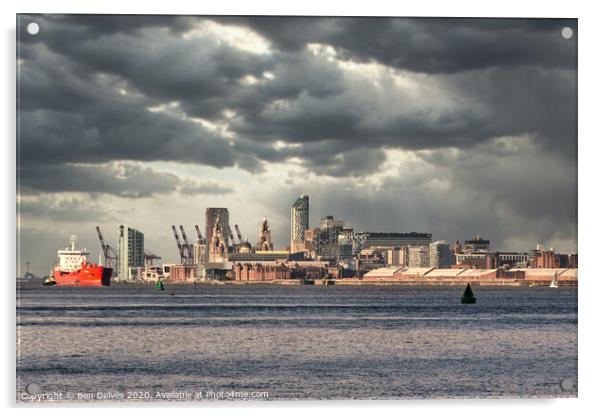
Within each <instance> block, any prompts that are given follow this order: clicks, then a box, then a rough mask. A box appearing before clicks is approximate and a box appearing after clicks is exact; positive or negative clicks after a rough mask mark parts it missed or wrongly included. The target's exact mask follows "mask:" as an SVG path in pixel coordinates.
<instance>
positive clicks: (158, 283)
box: [155, 279, 165, 290]
mask: <svg viewBox="0 0 602 416" xmlns="http://www.w3.org/2000/svg"><path fill="white" fill-rule="evenodd" d="M155 289H159V290H165V288H164V287H163V282H162V281H161V280H160V279H157V283H155Z"/></svg>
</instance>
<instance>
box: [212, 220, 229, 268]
mask: <svg viewBox="0 0 602 416" xmlns="http://www.w3.org/2000/svg"><path fill="white" fill-rule="evenodd" d="M210 235H211V240H208V243H209V249H208V250H207V251H208V253H207V258H208V263H221V262H225V261H227V260H228V245H227V241H228V233H226V229H225V228H224V225H223V224H222V221H221V217H219V216H218V217H217V219H216V221H215V224H214V225H213V230H212V231H211V234H210Z"/></svg>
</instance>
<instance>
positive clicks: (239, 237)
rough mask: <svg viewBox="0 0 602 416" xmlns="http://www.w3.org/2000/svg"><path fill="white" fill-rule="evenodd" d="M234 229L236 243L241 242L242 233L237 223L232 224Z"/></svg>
mask: <svg viewBox="0 0 602 416" xmlns="http://www.w3.org/2000/svg"><path fill="white" fill-rule="evenodd" d="M234 229H235V230H236V236H237V237H238V243H239V244H242V234H241V233H240V228H238V224H234Z"/></svg>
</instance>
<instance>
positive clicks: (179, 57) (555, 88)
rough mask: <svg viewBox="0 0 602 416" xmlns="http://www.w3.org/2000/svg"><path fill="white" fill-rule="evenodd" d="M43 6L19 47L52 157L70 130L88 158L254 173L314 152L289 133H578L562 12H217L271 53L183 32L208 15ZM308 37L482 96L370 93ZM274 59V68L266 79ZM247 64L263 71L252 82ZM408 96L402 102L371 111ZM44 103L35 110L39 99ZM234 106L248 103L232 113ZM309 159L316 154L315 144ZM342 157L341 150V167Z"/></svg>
mask: <svg viewBox="0 0 602 416" xmlns="http://www.w3.org/2000/svg"><path fill="white" fill-rule="evenodd" d="M36 19H38V20H41V22H42V26H43V31H42V32H41V34H42V36H39V37H32V36H28V35H26V34H23V35H22V37H21V39H23V40H22V43H23V45H22V47H21V50H20V55H21V56H22V57H23V58H24V59H25V60H26V61H32V62H35V64H36V67H35V68H34V67H33V66H32V65H24V66H23V68H22V71H21V79H22V83H21V84H22V86H23V87H22V90H21V94H20V100H19V103H20V105H21V109H22V111H23V113H24V115H23V118H24V119H25V120H23V121H24V122H22V123H21V124H22V126H24V130H23V131H22V137H23V139H24V140H23V141H24V142H25V143H23V145H24V146H23V150H24V152H23V153H24V154H25V155H29V154H31V153H30V152H28V151H25V150H29V149H28V148H27V141H28V140H27V139H28V138H31V142H32V143H36V145H37V143H39V142H41V139H40V137H37V136H36V132H37V133H42V134H41V135H43V136H44V137H47V138H50V140H49V142H50V143H52V145H53V146H49V147H48V148H44V149H43V150H44V155H45V157H46V158H48V159H50V160H52V158H53V157H55V156H58V157H62V155H63V153H62V152H61V151H62V150H63V148H64V143H73V142H74V140H75V138H77V137H87V138H89V141H91V142H94V143H96V144H97V145H96V146H90V147H89V148H88V149H78V148H77V146H76V147H75V148H73V150H74V151H73V153H75V152H76V151H78V152H79V151H80V150H91V151H90V152H88V153H85V152H81V153H80V155H81V156H77V160H75V161H78V160H82V159H83V160H84V161H89V160H88V159H89V157H88V158H87V157H86V156H85V155H86V154H88V155H94V156H93V157H99V158H100V160H101V161H103V160H111V159H115V158H121V159H133V160H176V161H177V160H182V161H186V162H192V163H201V164H209V165H212V166H216V167H225V166H234V165H239V166H240V167H243V168H245V169H249V170H250V171H252V172H257V171H260V170H261V163H260V161H261V160H265V161H270V162H272V161H282V160H285V159H286V158H288V157H299V156H303V155H302V153H303V152H299V151H295V150H291V149H289V148H282V149H279V150H277V151H276V150H274V149H273V148H272V147H271V145H272V144H273V143H274V142H275V141H277V140H281V141H284V142H288V143H296V144H303V143H307V142H324V141H332V142H333V144H332V145H328V147H329V148H330V149H331V151H333V152H335V153H334V154H333V155H331V159H332V158H334V157H335V156H337V155H343V153H346V152H349V151H351V150H353V149H354V148H366V144H367V143H369V145H370V146H374V147H393V148H395V147H400V148H410V149H421V148H437V147H440V146H454V147H460V148H464V147H470V146H472V145H474V144H475V143H479V142H483V141H486V140H489V139H491V138H492V137H496V136H500V135H510V134H521V133H526V132H529V133H535V134H540V136H541V137H542V140H544V141H545V140H552V139H554V137H553V136H555V135H556V136H558V135H559V133H561V134H562V137H561V138H560V140H564V143H566V142H570V140H567V139H566V135H567V134H572V132H573V131H574V125H575V117H574V111H571V108H574V105H572V104H574V94H572V91H574V79H575V78H574V76H572V75H571V74H569V75H567V74H566V71H567V69H568V70H571V69H574V68H575V59H574V54H575V49H574V48H575V42H574V41H571V42H567V41H566V40H565V39H563V38H562V37H561V36H560V34H559V31H560V28H561V27H563V26H565V25H571V26H573V27H574V26H575V21H573V20H568V21H567V20H525V19H514V20H508V19H506V20H492V19H393V18H383V19H372V18H370V19H356V18H341V19H331V18H316V19H313V18H312V19H307V18H278V17H273V18H272V17H267V18H212V19H213V20H214V21H216V22H218V23H232V24H236V25H238V26H245V27H251V28H252V29H253V30H255V31H256V32H259V33H261V34H263V35H264V36H265V37H266V38H267V39H268V40H269V41H271V42H272V47H271V49H272V51H271V53H269V54H253V53H249V52H246V51H244V50H240V49H238V48H236V47H235V46H232V45H230V44H228V43H227V42H224V41H223V40H222V39H220V38H219V36H218V35H215V34H213V33H205V34H204V35H202V36H201V38H195V37H188V38H183V37H182V34H183V33H185V32H186V31H188V30H190V29H192V28H195V27H197V26H198V25H199V24H202V22H204V21H205V19H203V18H201V17H182V18H178V17H171V16H170V17H165V18H164V19H162V18H160V17H156V16H143V17H132V16H124V17H122V18H112V17H107V16H104V17H102V18H100V19H98V20H96V19H95V18H94V17H91V16H85V17H82V16H63V17H61V16H58V17H57V16H36ZM105 23H106V24H105ZM32 39H35V40H32ZM308 43H324V44H327V45H331V46H332V47H334V48H335V49H336V50H337V58H338V59H343V60H360V61H365V62H370V61H376V62H380V63H382V64H384V65H388V66H391V67H395V68H399V69H402V70H404V71H419V72H427V73H434V74H437V73H452V75H449V76H448V77H447V79H445V81H444V84H445V85H444V87H445V88H448V89H450V90H453V91H454V92H455V93H456V94H458V95H460V96H463V97H470V98H471V99H472V103H471V104H470V105H466V104H462V105H458V106H457V107H456V108H451V107H441V106H440V105H439V104H438V103H437V102H436V100H435V101H434V102H433V103H432V104H431V106H430V107H428V106H427V107H425V108H421V109H418V110H417V109H414V108H413V107H412V102H411V101H408V102H407V103H404V102H400V103H395V102H387V101H382V100H381V101H378V100H377V101H376V102H371V103H369V104H362V100H363V99H365V97H373V96H375V94H378V91H377V90H375V89H370V88H367V87H362V86H358V84H357V83H356V82H355V80H353V79H347V78H346V75H345V74H344V72H343V71H342V70H341V68H339V67H338V66H336V65H334V64H332V63H331V62H328V61H327V60H324V59H320V58H316V57H315V56H313V55H312V54H311V53H309V52H308V51H307V50H306V48H305V46H306V45H307V44H308ZM477 69H481V70H483V69H485V70H484V71H479V72H477V71H476V70H477ZM267 72H269V73H271V74H272V77H273V79H270V80H269V81H266V80H265V78H264V75H265V74H266V73H267ZM99 74H100V75H104V76H109V77H111V78H113V79H114V80H113V82H114V83H115V84H117V85H118V86H120V87H122V88H123V89H124V90H126V91H128V92H130V93H132V94H135V95H134V96H133V97H122V96H119V95H118V94H117V93H116V92H115V91H114V90H113V89H112V88H111V87H115V86H116V85H109V84H107V83H106V82H99V80H98V76H99ZM492 74H493V75H492ZM248 76H253V77H255V79H257V80H259V82H256V83H255V84H253V85H242V84H241V82H242V80H243V79H244V77H248ZM425 81H426V82H428V81H429V80H428V79H425ZM551 87H552V88H551ZM361 88H364V90H363V91H362V90H361ZM509 90H510V91H512V93H509ZM571 94H572V95H573V96H571ZM405 98H406V97H403V98H402V99H405ZM408 98H410V97H408ZM279 101H283V102H285V103H287V105H288V107H287V108H285V109H280V110H278V111H274V110H273V109H272V107H271V106H273V105H274V103H278V102H279ZM354 101H356V102H354ZM169 102H177V103H178V104H179V108H180V109H181V111H182V112H183V113H184V114H185V115H187V116H189V117H201V118H203V119H206V120H211V121H214V122H220V123H227V124H228V125H229V126H230V128H231V130H232V131H233V132H234V133H237V134H238V135H239V137H240V142H238V143H235V144H234V145H233V146H228V144H227V142H226V141H224V140H221V139H220V138H217V137H215V134H214V133H213V132H209V131H207V130H203V129H202V128H201V127H199V126H198V125H196V124H193V123H191V122H190V121H186V120H182V119H178V118H174V117H173V115H166V114H163V113H161V114H159V113H149V112H148V111H147V109H146V107H149V106H156V105H161V104H165V103H169ZM550 103H555V104H554V105H551V104H550ZM396 106H397V107H398V114H397V115H395V116H391V117H388V118H387V119H385V120H382V121H380V122H379V123H370V122H368V121H367V118H368V116H370V115H371V114H375V113H378V112H379V111H382V110H385V109H386V108H387V107H389V108H391V107H393V108H395V107H396ZM33 108H35V109H37V111H36V112H32V114H27V113H26V110H29V109H33ZM42 109H43V110H47V111H51V112H53V113H51V114H47V113H44V112H42V111H40V110H42ZM567 109H568V110H569V111H567ZM225 110H230V111H232V112H234V113H235V114H236V117H235V118H234V119H232V120H229V119H227V118H225V116H224V111H225ZM55 112H57V113H55ZM27 126H33V129H35V130H36V131H35V132H29V131H28V130H27ZM66 126H69V127H70V129H67V128H66ZM30 133H31V134H30ZM38 136H39V135H38ZM60 136H62V137H63V139H62V140H63V141H62V142H61V139H60V138H59V137H60ZM126 137H127V139H126V140H124V138H126ZM55 140H56V141H58V142H59V143H58V146H54V145H55V144H57V143H54V141H55ZM245 141H246V143H245ZM88 144H89V145H90V143H88ZM554 144H556V143H554ZM553 147H555V146H553ZM53 149H54V152H53ZM249 150H252V153H249V152H248V151H249ZM53 153H55V154H53ZM56 153H59V154H58V155H56ZM305 156H306V157H309V155H305ZM316 157H317V158H319V159H322V158H323V156H321V155H316ZM66 159H67V160H68V161H73V159H70V158H66ZM57 162H58V160H57ZM306 164H307V165H308V166H312V165H317V164H318V159H316V160H307V163H306ZM347 166H348V165H347ZM343 170H344V165H343V166H339V167H337V168H336V169H335V170H334V171H337V172H339V174H342V173H343ZM323 171H324V172H326V171H328V169H323Z"/></svg>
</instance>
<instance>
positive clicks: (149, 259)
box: [144, 249, 161, 266]
mask: <svg viewBox="0 0 602 416" xmlns="http://www.w3.org/2000/svg"><path fill="white" fill-rule="evenodd" d="M155 260H161V256H157V255H156V254H155V253H153V252H152V251H150V250H147V249H144V264H146V265H147V266H152V265H153V261H155Z"/></svg>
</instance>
